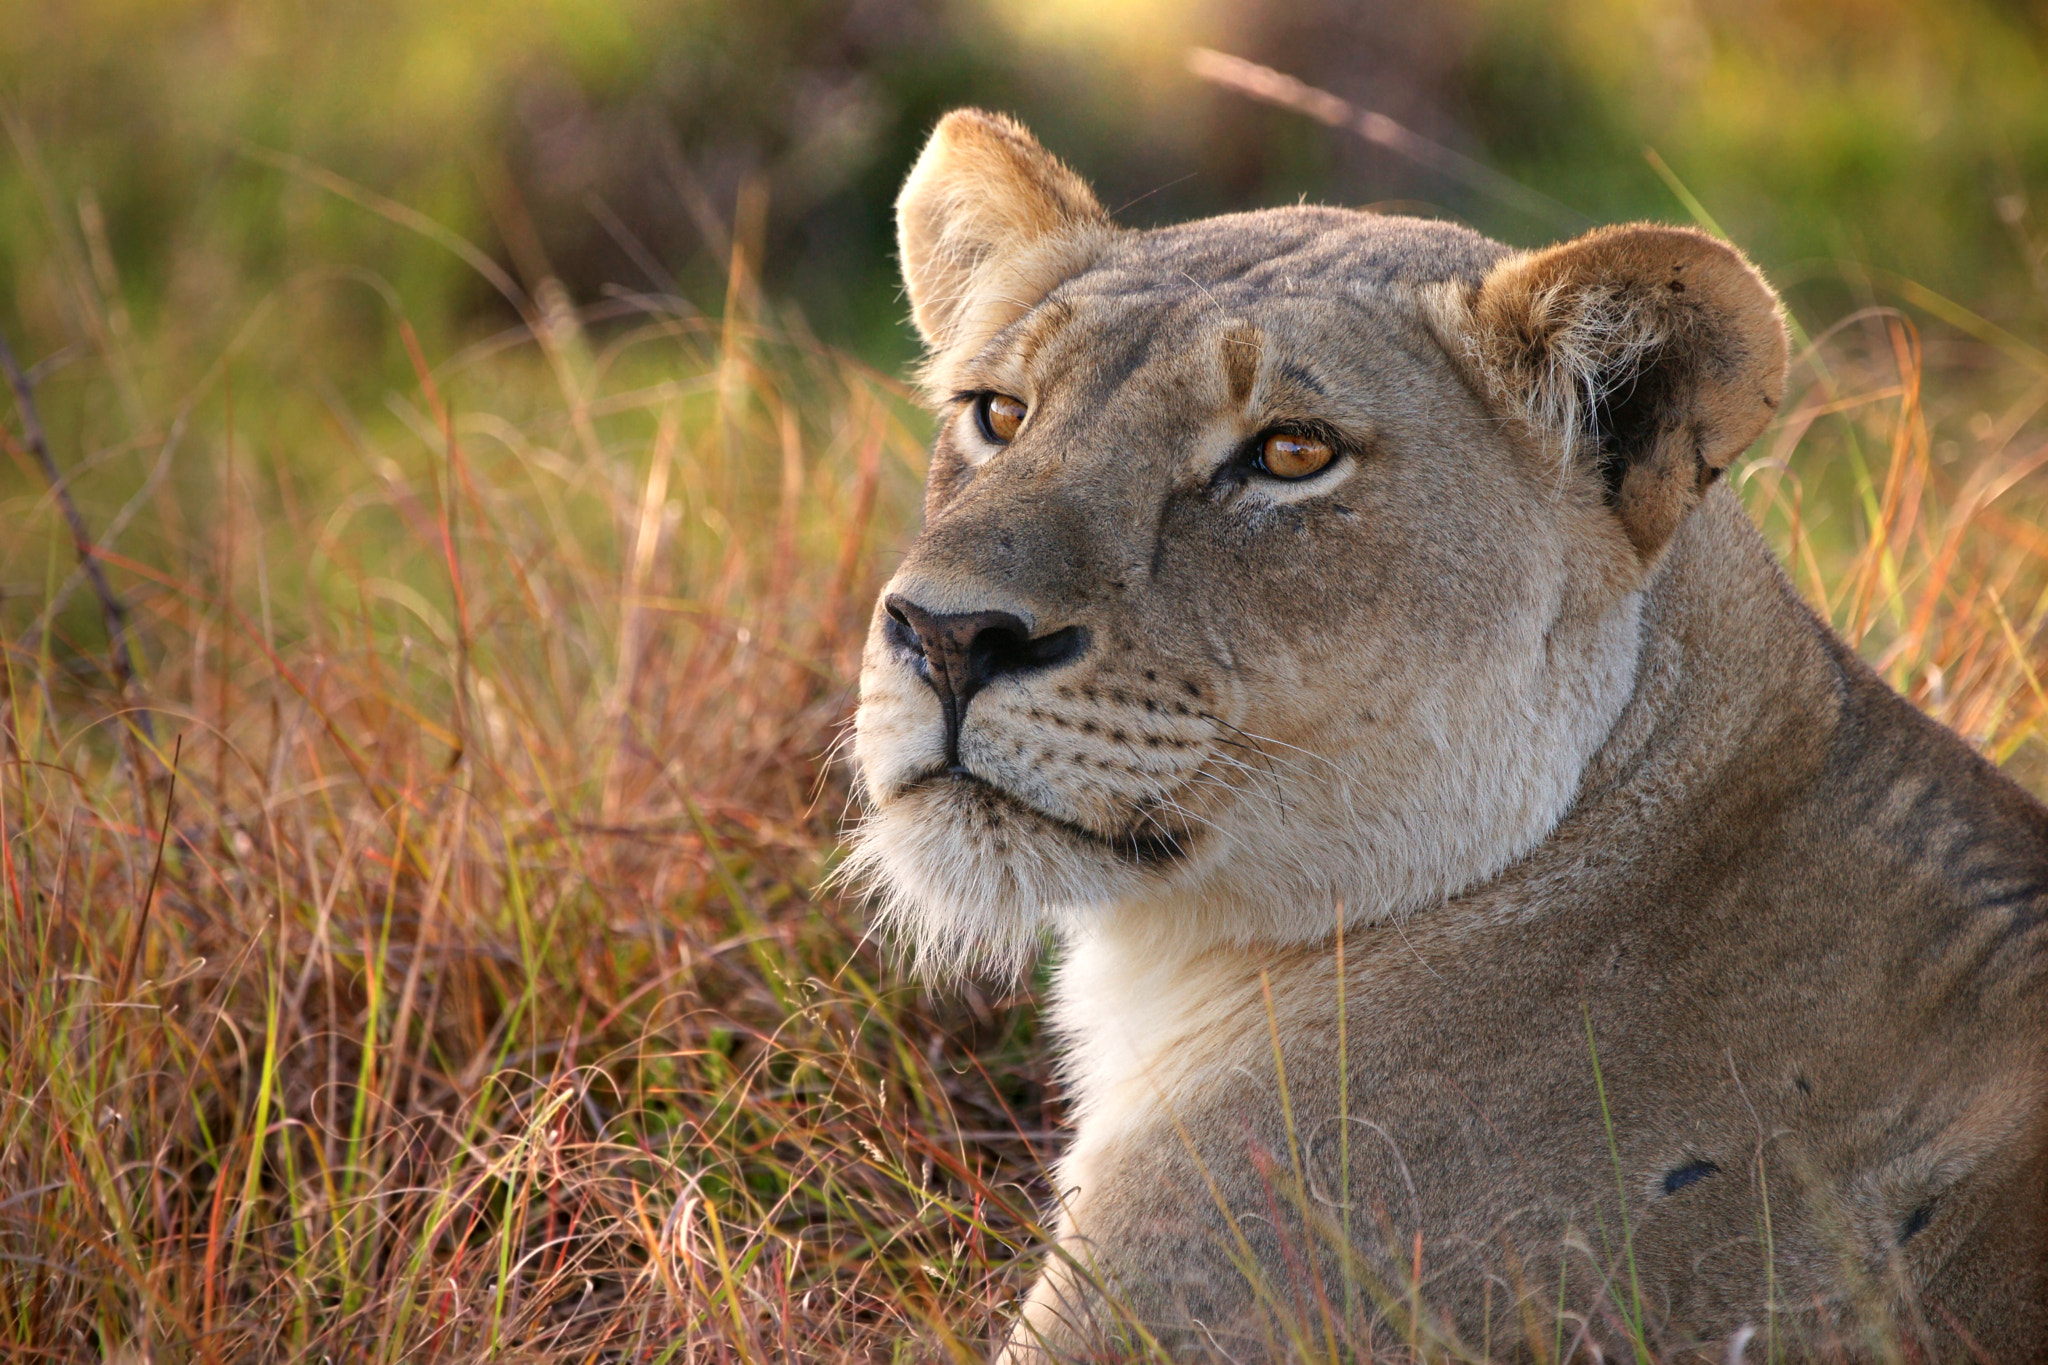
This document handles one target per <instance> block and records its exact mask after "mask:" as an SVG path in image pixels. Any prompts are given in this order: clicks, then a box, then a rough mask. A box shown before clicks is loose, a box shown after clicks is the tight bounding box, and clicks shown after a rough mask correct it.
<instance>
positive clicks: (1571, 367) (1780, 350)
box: [1426, 223, 1785, 562]
mask: <svg viewBox="0 0 2048 1365" xmlns="http://www.w3.org/2000/svg"><path fill="white" fill-rule="evenodd" d="M1426 303H1427V306H1428V309H1429V313H1430V318H1431V322H1432V325H1433V326H1434V327H1435V328H1436V330H1437V332H1438V334H1439V336H1440V337H1441V339H1442V340H1443V341H1444V343H1445V346H1446V348H1447V349H1448V350H1449V351H1450V352H1451V354H1452V355H1453V356H1455V357H1456V358H1457V359H1458V360H1459V361H1460V362H1461V363H1463V364H1464V365H1466V366H1467V367H1468V368H1469V370H1470V371H1471V372H1472V373H1473V377H1474V378H1475V379H1476V380H1477V381H1478V382H1479V386H1480V387H1481V389H1483V390H1484V391H1485V392H1486V393H1487V395H1488V396H1489V397H1490V398H1491V399H1492V400H1493V401H1494V403H1495V404H1497V405H1498V406H1499V407H1500V408H1502V409H1504V410H1505V411H1506V412H1507V413H1508V414H1509V415H1511V416H1512V417H1514V418H1516V419H1518V420H1519V421H1520V423H1521V424H1522V425H1523V427H1524V429H1525V430H1527V431H1528V432H1529V433H1530V434H1531V435H1533V436H1534V437H1535V439H1536V442H1537V444H1538V445H1540V446H1541V447H1543V448H1544V449H1546V450H1548V451H1550V452H1552V453H1553V455H1554V456H1556V457H1557V458H1559V459H1560V460H1562V461H1564V462H1566V464H1567V465H1568V466H1569V467H1570V468H1572V469H1574V470H1575V471H1577V473H1578V476H1579V477H1590V478H1595V479H1597V480H1598V482H1599V486H1600V489H1601V493H1602V495H1603V496H1604V497H1605V499H1606V501H1607V504H1608V506H1610V507H1611V508H1613V509H1614V513H1615V515H1616V516H1617V517H1618V518H1619V519H1620V521H1621V525H1622V529H1623V530H1624V531H1625V532H1627V534H1628V538H1629V540H1630V541H1631V542H1632V543H1633V544H1634V545H1635V547H1636V551H1637V553H1638V554H1640V555H1641V556H1642V558H1643V559H1644V561H1645V562H1647V561H1649V560H1651V559H1653V558H1655V557H1656V555H1657V553H1658V552H1659V551H1660V550H1661V549H1662V548H1663V547H1664V545H1665V544H1666V543H1667V542H1668V541H1669V540H1670V538H1671V536H1672V533H1673V532H1675V531H1676V530H1677V529H1678V526H1679V523H1681V522H1682V521H1684V520H1685V517H1686V515H1687V514H1688V513H1690V512H1691V511H1692V509H1693V507H1694V506H1696V505H1697V504H1698V502H1699V500H1700V498H1701V497H1702V496H1703V495H1704V494H1705V492H1706V490H1707V487H1708V485H1709V484H1711V483H1713V481H1714V480H1715V479H1717V478H1719V477H1720V476H1721V474H1722V472H1723V471H1724V470H1726V469H1727V468H1728V465H1729V463H1730V462H1731V461H1733V460H1734V459H1735V457H1736V456H1737V455H1740V454H1741V453H1742V452H1743V450H1744V449H1745V448H1747V447H1748V445H1749V443H1750V442H1751V441H1753V440H1755V439H1756V436H1757V433H1758V432H1760V431H1762V430H1763V429H1764V425H1765V423H1767V422H1769V421H1770V419H1771V414H1772V413H1774V412H1776V411H1777V408H1778V402H1779V400H1780V399H1781V398H1782V397H1783V396H1784V393H1785V324H1784V322H1783V321H1782V320H1781V319H1780V317H1779V315H1778V299H1777V295H1775V294H1773V293H1772V292H1771V288H1770V286H1769V285H1767V284H1765V283H1764V281H1763V277H1762V276H1761V275H1759V274H1757V272H1756V270H1755V269H1754V268H1753V267H1752V266H1751V265H1750V264H1749V262H1748V261H1746V260H1744V259H1743V258H1742V256H1741V254H1740V253H1739V252H1737V251H1736V250H1735V248H1733V247H1731V246H1729V245H1728V244H1727V243H1725V242H1720V241H1717V240H1715V239H1714V238H1712V237H1709V236H1707V235H1706V234H1705V233H1703V232H1695V231H1693V230H1692V229H1690V228H1672V227H1662V226H1658V225H1655V224H1649V223H1639V224H1633V225H1630V226H1626V227H1611V228H1600V229H1597V230H1595V231H1593V232H1589V233H1587V234H1586V235H1585V236H1583V237H1580V238H1577V239H1576V240H1574V241H1570V242H1565V243H1564V244H1562V245H1560V246H1554V247H1551V248H1549V249H1548V250H1546V251H1533V252H1522V253H1516V254H1514V255H1511V256H1508V257H1505V258H1504V259H1502V260H1501V261H1500V263H1499V264H1497V265H1495V266H1494V267H1493V269H1492V270H1491V271H1489V272H1488V274H1487V276H1486V278H1485V279H1484V280H1483V281H1481V282H1480V283H1479V284H1478V285H1476V286H1471V285H1439V286H1434V287H1433V292H1432V293H1430V294H1428V295H1426Z"/></svg>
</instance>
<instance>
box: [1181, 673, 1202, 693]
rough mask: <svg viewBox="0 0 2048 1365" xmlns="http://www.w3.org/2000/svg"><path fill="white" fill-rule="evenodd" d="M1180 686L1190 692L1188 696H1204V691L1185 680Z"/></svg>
mask: <svg viewBox="0 0 2048 1365" xmlns="http://www.w3.org/2000/svg"><path fill="white" fill-rule="evenodd" d="M1180 685H1181V686H1182V687H1185V688H1186V689H1187V690H1188V695H1189V696H1191V697H1199V696H1201V695H1202V689H1201V688H1199V687H1197V686H1195V685H1194V684H1193V683H1191V682H1189V681H1187V680H1186V679H1185V678H1183V679H1182V680H1181V684H1180Z"/></svg>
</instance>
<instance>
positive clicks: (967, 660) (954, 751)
mask: <svg viewBox="0 0 2048 1365" xmlns="http://www.w3.org/2000/svg"><path fill="white" fill-rule="evenodd" d="M882 608H883V610H885V611H887V612H888V613H889V627H888V630H889V634H890V636H891V638H893V639H894V640H895V642H896V644H897V645H898V647H900V648H902V649H904V650H905V651H907V652H908V653H911V654H915V655H918V656H920V657H922V658H923V659H924V661H925V667H924V677H925V681H926V682H928V683H930V684H931V685H932V690H933V691H934V692H936V693H938V694H939V704H940V705H941V706H942V707H944V708H945V713H946V757H947V760H948V761H949V762H954V763H957V762H958V761H959V743H960V724H961V721H962V719H963V718H964V717H965V716H966V715H967V703H968V702H970V701H972V700H973V699H974V694H975V693H977V692H979V691H981V689H982V688H983V687H986V686H987V685H988V684H989V683H991V682H993V681H995V680H996V679H997V678H1000V677H1004V676H1005V675H1008V674H1015V673H1034V672H1037V671H1038V670H1039V669H1044V668H1052V667H1054V666H1055V665H1058V664H1063V663H1065V662H1067V661H1068V660H1069V659H1072V658H1075V657H1077V656H1078V655H1079V654H1080V653H1081V651H1082V650H1084V649H1086V648H1087V647H1088V633H1087V632H1086V631H1085V630H1083V629H1082V628H1081V627H1079V626H1068V627H1066V628H1065V629H1063V630H1055V631H1053V632H1051V633H1050V634H1046V635H1040V636H1038V637H1037V638H1035V639H1034V638H1033V637H1032V634H1031V627H1029V626H1028V625H1026V624H1025V623H1024V622H1023V621H1022V620H1021V619H1020V618H1018V617H1016V616H1012V615H1011V614H1010V613H1009V612H1007V611H966V612H956V613H953V614H951V615H940V614H938V613H936V612H929V611H926V610H925V609H924V608H923V607H920V606H918V605H917V604H916V603H915V602H912V601H911V600H910V599H908V598H906V597H903V596H901V595H900V594H897V593H890V594H889V595H888V596H887V597H886V598H884V599H883V600H882Z"/></svg>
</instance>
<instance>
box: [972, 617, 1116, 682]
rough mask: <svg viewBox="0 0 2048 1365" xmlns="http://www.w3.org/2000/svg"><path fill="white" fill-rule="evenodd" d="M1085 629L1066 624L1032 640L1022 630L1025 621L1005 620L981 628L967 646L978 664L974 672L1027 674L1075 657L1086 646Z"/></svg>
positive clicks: (993, 675)
mask: <svg viewBox="0 0 2048 1365" xmlns="http://www.w3.org/2000/svg"><path fill="white" fill-rule="evenodd" d="M1087 642H1088V637H1087V632H1086V631H1084V630H1082V629H1081V627H1079V626H1068V627H1067V628H1066V629H1064V630H1056V631H1053V632H1052V633H1051V634H1048V635H1041V636H1039V637H1038V638H1036V639H1033V638H1032V637H1031V636H1030V634H1029V633H1028V632H1026V630H1025V629H1024V624H1023V622H1021V621H1017V622H1015V623H1014V624H1012V623H1010V622H1005V623H1003V624H1000V625H994V626H988V627H984V628H983V629H982V630H981V631H980V632H979V633H978V634H977V635H976V636H975V637H974V643H973V644H972V645H971V646H970V648H971V649H972V650H973V653H974V656H975V661H976V663H977V664H978V665H979V666H978V667H977V668H976V670H975V671H976V672H977V673H979V674H980V675H981V676H983V677H985V678H993V677H997V676H1000V675H1001V674H1004V673H1029V672H1035V671H1037V670H1038V669H1041V668H1051V667H1054V666H1055V665H1058V664H1063V663H1065V662H1067V661H1068V660H1069V659H1072V658H1075V657H1076V656H1078V655H1079V654H1080V653H1081V651H1082V650H1083V649H1085V648H1086V647H1087Z"/></svg>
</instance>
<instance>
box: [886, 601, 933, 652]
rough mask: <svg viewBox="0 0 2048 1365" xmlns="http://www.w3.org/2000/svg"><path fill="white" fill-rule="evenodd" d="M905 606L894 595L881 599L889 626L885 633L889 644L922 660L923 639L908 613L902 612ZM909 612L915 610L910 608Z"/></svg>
mask: <svg viewBox="0 0 2048 1365" xmlns="http://www.w3.org/2000/svg"><path fill="white" fill-rule="evenodd" d="M905 605H906V604H905V603H904V601H903V599H902V598H900V597H898V596H896V595H895V594H894V593H891V594H890V595H889V596H887V597H885V598H883V599H882V610H883V611H884V612H885V613H887V614H888V617H889V624H888V626H887V627H885V633H886V634H887V635H888V637H889V640H890V642H891V643H893V644H894V645H896V646H897V647H898V648H899V649H903V650H907V651H908V652H910V653H912V654H915V655H917V656H919V657H920V658H922V657H923V656H924V652H925V649H924V639H923V638H922V636H921V635H920V634H919V633H918V629H917V625H916V623H915V622H913V621H912V620H911V619H910V613H909V612H907V611H905V610H904V607H905ZM911 610H913V611H914V610H916V609H915V608H912V609H911Z"/></svg>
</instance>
